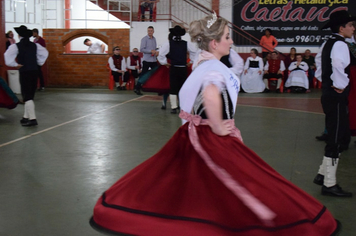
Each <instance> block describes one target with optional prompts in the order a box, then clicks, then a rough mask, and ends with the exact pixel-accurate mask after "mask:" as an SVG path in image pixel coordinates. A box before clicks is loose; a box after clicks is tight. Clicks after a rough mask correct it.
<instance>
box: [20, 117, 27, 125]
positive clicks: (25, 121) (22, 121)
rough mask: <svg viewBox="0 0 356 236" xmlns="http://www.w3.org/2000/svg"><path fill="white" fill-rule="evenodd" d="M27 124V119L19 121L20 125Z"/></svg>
mask: <svg viewBox="0 0 356 236" xmlns="http://www.w3.org/2000/svg"><path fill="white" fill-rule="evenodd" d="M27 122H28V118H24V117H22V119H21V120H20V123H21V124H25V123H27Z"/></svg>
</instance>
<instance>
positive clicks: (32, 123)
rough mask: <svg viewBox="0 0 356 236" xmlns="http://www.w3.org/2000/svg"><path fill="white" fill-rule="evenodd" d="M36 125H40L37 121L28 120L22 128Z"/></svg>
mask: <svg viewBox="0 0 356 236" xmlns="http://www.w3.org/2000/svg"><path fill="white" fill-rule="evenodd" d="M35 125H38V123H37V120H36V119H33V120H28V121H27V122H26V123H23V124H22V126H35Z"/></svg>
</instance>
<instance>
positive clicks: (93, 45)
mask: <svg viewBox="0 0 356 236" xmlns="http://www.w3.org/2000/svg"><path fill="white" fill-rule="evenodd" d="M84 44H85V45H87V46H88V47H89V48H88V51H87V53H93V54H100V53H104V52H105V44H103V43H101V42H99V41H94V42H92V41H91V40H90V39H85V40H84Z"/></svg>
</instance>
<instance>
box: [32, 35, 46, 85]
mask: <svg viewBox="0 0 356 236" xmlns="http://www.w3.org/2000/svg"><path fill="white" fill-rule="evenodd" d="M32 34H33V35H32V36H33V37H35V40H33V42H34V43H38V44H40V45H41V46H42V47H44V48H45V47H46V41H45V40H44V39H43V38H42V37H41V36H39V35H38V29H36V28H35V29H33V30H32ZM38 78H39V79H40V88H39V89H38V91H44V87H45V84H44V78H43V73H42V66H40V65H38Z"/></svg>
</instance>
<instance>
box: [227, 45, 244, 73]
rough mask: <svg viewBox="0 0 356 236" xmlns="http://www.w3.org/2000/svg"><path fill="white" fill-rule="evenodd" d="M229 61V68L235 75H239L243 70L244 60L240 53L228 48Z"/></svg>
mask: <svg viewBox="0 0 356 236" xmlns="http://www.w3.org/2000/svg"><path fill="white" fill-rule="evenodd" d="M229 62H230V64H231V65H232V67H231V68H229V69H230V70H231V71H232V72H233V73H234V74H235V75H237V76H240V74H241V73H242V72H243V70H244V60H243V59H242V58H241V57H240V55H239V54H238V53H237V52H236V51H235V50H233V49H232V48H230V55H229Z"/></svg>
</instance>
